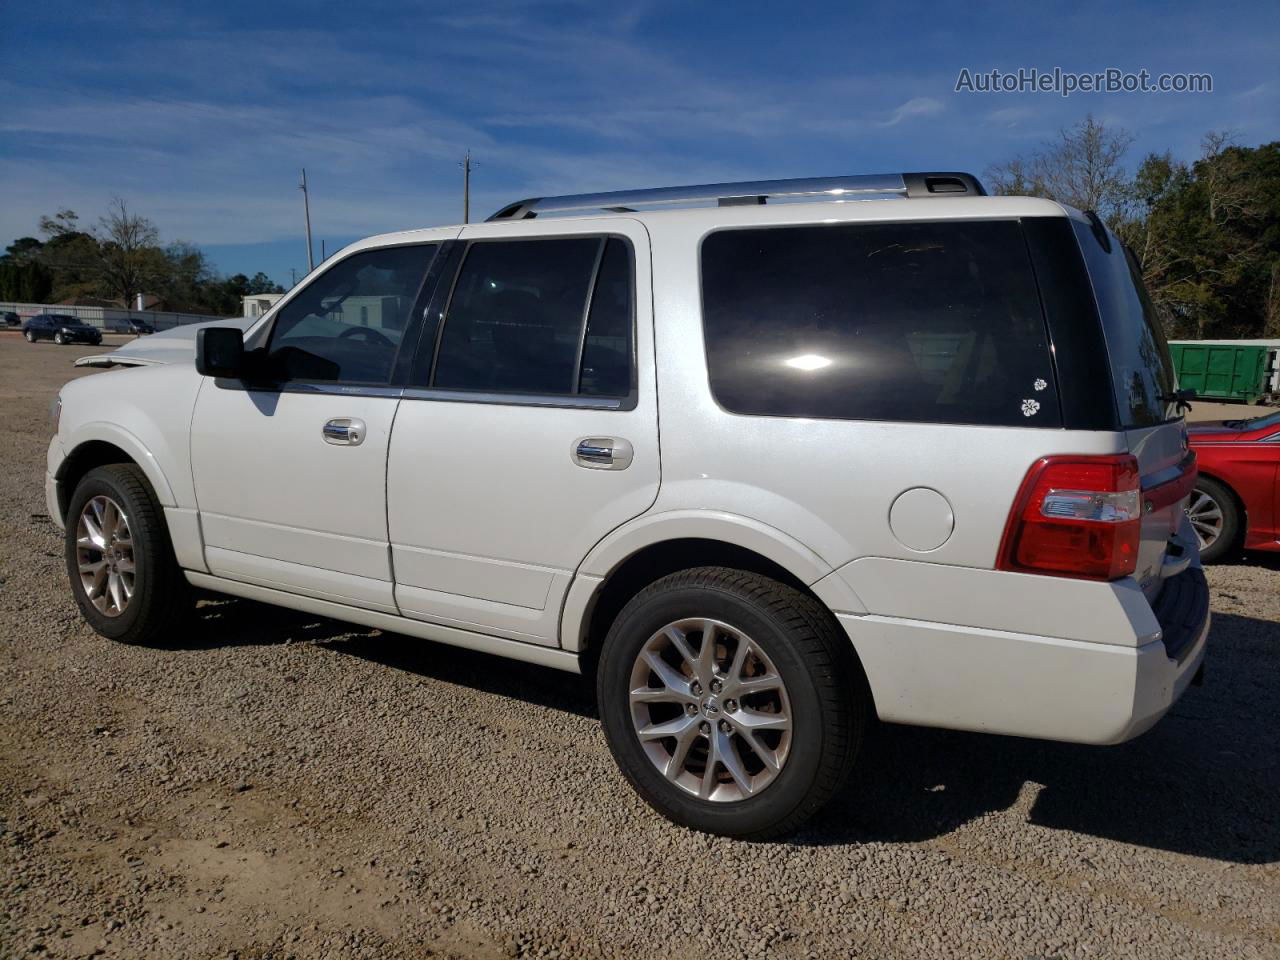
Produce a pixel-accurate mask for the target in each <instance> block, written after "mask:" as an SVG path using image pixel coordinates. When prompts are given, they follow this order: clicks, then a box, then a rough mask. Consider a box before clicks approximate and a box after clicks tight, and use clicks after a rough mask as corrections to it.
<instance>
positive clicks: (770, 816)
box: [596, 567, 871, 840]
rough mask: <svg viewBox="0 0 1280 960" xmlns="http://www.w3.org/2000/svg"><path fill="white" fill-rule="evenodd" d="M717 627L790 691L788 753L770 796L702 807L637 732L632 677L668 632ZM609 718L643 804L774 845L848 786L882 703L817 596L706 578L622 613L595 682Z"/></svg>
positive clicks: (670, 587) (664, 589)
mask: <svg viewBox="0 0 1280 960" xmlns="http://www.w3.org/2000/svg"><path fill="white" fill-rule="evenodd" d="M702 617H707V618H711V619H715V620H719V621H721V622H723V623H725V624H728V625H729V626H730V627H732V628H734V629H735V630H739V631H741V632H742V633H743V634H744V635H746V636H748V637H750V638H751V640H752V642H754V643H755V644H756V645H758V646H759V647H760V648H761V649H762V650H763V652H764V653H765V654H766V655H767V656H768V658H769V659H770V660H772V661H773V665H774V667H775V668H776V670H777V672H778V673H779V674H780V675H781V677H782V679H783V682H784V683H785V684H786V688H787V692H788V695H789V701H790V704H791V714H792V724H793V726H792V732H791V737H792V739H791V744H790V749H789V753H788V754H787V757H786V761H785V763H783V764H782V766H781V769H780V771H779V772H778V773H777V775H776V777H775V778H774V779H773V781H772V782H770V783H768V784H767V785H765V786H764V787H763V788H762V789H761V790H760V792H759V793H757V794H755V795H753V796H749V797H747V798H745V799H738V800H734V801H731V802H716V801H711V800H704V799H700V798H699V797H697V796H695V795H693V793H690V792H687V791H685V790H683V789H681V788H680V787H679V786H677V785H675V784H674V783H672V782H671V781H669V780H667V778H666V777H665V776H664V775H663V774H662V772H661V771H659V770H658V769H657V767H656V766H655V765H654V762H653V761H651V760H650V759H649V757H648V755H647V754H646V753H645V750H644V748H643V747H642V746H641V743H640V739H639V737H638V735H637V734H636V730H635V725H634V724H633V722H632V716H631V704H630V697H629V693H630V689H631V671H632V668H633V665H634V664H635V663H636V659H637V657H638V656H639V655H640V653H641V651H642V649H643V648H644V646H645V644H646V643H647V642H648V641H649V640H650V638H651V637H653V636H654V635H655V634H656V633H657V632H658V631H660V630H661V629H662V628H663V627H665V626H666V625H667V624H671V623H674V622H676V621H679V620H682V619H689V618H702ZM596 692H597V697H598V701H599V710H600V718H601V721H602V723H603V726H604V731H605V736H606V738H607V740H608V743H609V749H610V751H611V752H612V753H613V756H614V759H615V760H616V761H617V763H618V766H619V767H620V768H621V770H622V773H623V775H624V776H626V778H627V780H629V781H630V783H631V785H632V786H633V787H634V788H635V790H636V792H637V793H639V794H640V796H641V797H642V798H643V799H645V800H646V801H647V802H648V803H649V804H650V805H652V806H653V807H654V808H655V809H656V810H657V811H658V812H659V813H661V814H662V815H663V816H665V817H666V818H667V819H669V820H671V821H673V822H675V823H678V824H681V825H683V826H686V827H691V828H693V829H695V830H701V831H705V832H707V833H715V834H720V835H722V836H730V837H740V838H744V839H751V840H767V839H770V838H772V837H776V836H780V835H782V834H786V833H789V832H791V831H793V830H795V829H796V828H797V827H799V826H800V824H801V823H803V822H804V821H805V820H807V819H808V818H809V817H811V816H812V815H813V814H814V813H816V812H817V811H818V809H819V808H821V807H822V805H823V804H825V803H826V802H827V801H828V800H830V799H831V797H832V796H833V795H834V794H835V793H836V791H837V790H839V788H840V786H841V785H842V784H843V783H844V781H845V779H846V777H847V776H848V774H849V771H850V770H851V769H852V767H853V762H854V759H855V757H856V756H857V753H858V748H859V746H860V745H861V742H862V737H863V733H864V730H865V728H866V725H867V721H868V718H869V717H870V714H871V697H870V693H869V690H868V687H867V683H866V678H865V676H864V674H863V671H862V668H861V665H860V664H859V663H858V661H857V657H856V655H855V654H854V652H853V647H852V645H851V644H850V642H849V638H848V637H847V636H846V635H845V634H844V631H843V630H841V628H840V626H839V624H838V623H836V622H835V620H834V619H833V618H832V616H831V614H830V613H829V612H828V611H827V610H826V609H824V608H823V607H822V606H821V605H820V604H819V603H818V602H817V601H815V600H814V599H813V598H812V597H810V596H808V595H807V594H804V593H801V592H800V591H799V590H796V589H794V588H792V587H789V586H787V585H785V584H782V583H779V582H777V581H776V580H771V579H769V578H767V577H763V576H760V575H758V574H754V573H746V572H744V571H741V570H733V569H728V568H724V567H700V568H695V569H691V570H684V571H681V572H679V573H674V574H671V575H670V576H667V577H663V578H662V579H661V580H658V581H657V582H655V583H653V584H651V585H650V586H648V587H646V588H645V589H644V590H642V591H641V592H640V593H638V594H637V595H636V596H635V597H633V598H632V600H631V601H630V602H629V603H628V604H627V605H626V606H625V607H624V608H623V610H622V612H621V613H619V614H618V617H617V619H616V620H614V623H613V626H612V627H611V628H610V629H609V634H608V636H607V637H606V639H605V641H604V644H603V647H602V649H601V654H600V664H599V669H598V671H597V676H596Z"/></svg>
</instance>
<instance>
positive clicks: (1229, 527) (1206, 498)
mask: <svg viewBox="0 0 1280 960" xmlns="http://www.w3.org/2000/svg"><path fill="white" fill-rule="evenodd" d="M1187 518H1188V519H1189V520H1190V521H1191V526H1192V528H1193V529H1194V530H1195V532H1196V539H1197V540H1198V541H1199V542H1200V561H1201V562H1202V563H1216V562H1217V561H1219V560H1222V559H1224V558H1226V557H1227V556H1229V555H1230V554H1231V553H1232V552H1233V551H1234V550H1235V548H1236V544H1237V542H1238V541H1239V539H1240V510H1239V508H1238V507H1237V506H1236V499H1235V497H1233V496H1232V495H1231V491H1230V490H1228V489H1227V488H1226V487H1225V486H1223V485H1222V484H1221V483H1219V482H1218V481H1217V480H1214V479H1213V478H1212V477H1199V478H1197V479H1196V487H1195V489H1194V490H1193V491H1191V500H1190V502H1189V503H1188V504H1187Z"/></svg>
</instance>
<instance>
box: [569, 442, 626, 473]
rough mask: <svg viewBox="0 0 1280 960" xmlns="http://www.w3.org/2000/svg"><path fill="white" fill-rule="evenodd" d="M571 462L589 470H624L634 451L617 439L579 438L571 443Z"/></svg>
mask: <svg viewBox="0 0 1280 960" xmlns="http://www.w3.org/2000/svg"><path fill="white" fill-rule="evenodd" d="M572 455H573V462H574V463H576V464H577V465H578V466H580V467H587V468H588V469H591V470H625V469H627V467H629V466H631V461H632V460H634V459H635V449H634V448H633V447H632V446H631V444H630V442H629V441H626V440H623V439H621V438H619V437H581V438H579V439H577V440H575V441H573V449H572Z"/></svg>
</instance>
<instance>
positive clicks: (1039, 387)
mask: <svg viewBox="0 0 1280 960" xmlns="http://www.w3.org/2000/svg"><path fill="white" fill-rule="evenodd" d="M1048 385H1049V384H1047V383H1045V382H1044V381H1043V380H1037V381H1036V382H1035V384H1034V386H1035V388H1036V389H1037V390H1043V389H1044V388H1045V387H1047V386H1048Z"/></svg>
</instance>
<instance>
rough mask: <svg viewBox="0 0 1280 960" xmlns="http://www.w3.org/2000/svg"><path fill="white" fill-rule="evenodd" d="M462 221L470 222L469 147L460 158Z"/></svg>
mask: <svg viewBox="0 0 1280 960" xmlns="http://www.w3.org/2000/svg"><path fill="white" fill-rule="evenodd" d="M462 222H463V223H470V222H471V148H470V147H468V148H467V155H466V156H465V157H463V159H462Z"/></svg>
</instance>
